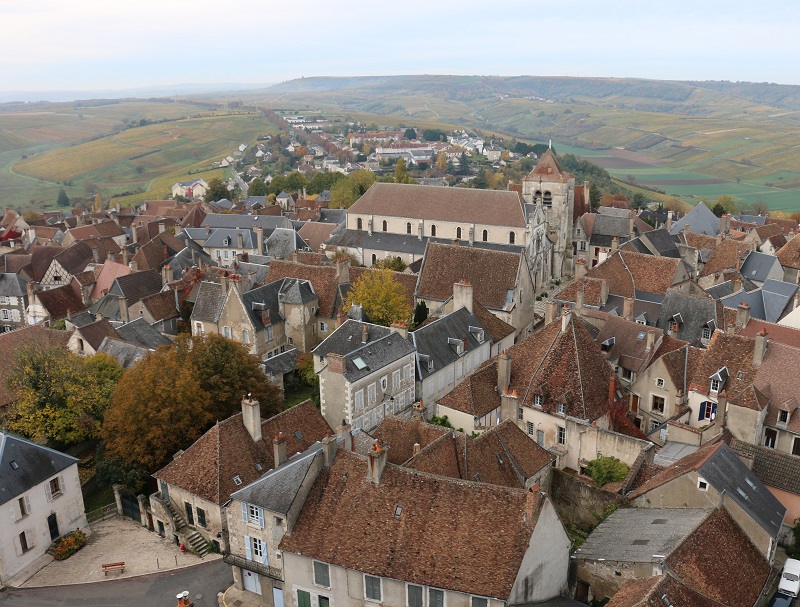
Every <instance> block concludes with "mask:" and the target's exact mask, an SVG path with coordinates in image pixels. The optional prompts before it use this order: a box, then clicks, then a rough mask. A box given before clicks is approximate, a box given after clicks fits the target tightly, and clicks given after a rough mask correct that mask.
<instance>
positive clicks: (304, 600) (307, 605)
mask: <svg viewBox="0 0 800 607" xmlns="http://www.w3.org/2000/svg"><path fill="white" fill-rule="evenodd" d="M297 607H311V593H309V592H306V591H305V590H298V591H297Z"/></svg>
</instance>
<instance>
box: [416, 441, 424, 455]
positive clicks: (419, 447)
mask: <svg viewBox="0 0 800 607" xmlns="http://www.w3.org/2000/svg"><path fill="white" fill-rule="evenodd" d="M421 449H422V447H421V446H420V444H419V443H414V455H416V454H417V453H419V452H420V450H421Z"/></svg>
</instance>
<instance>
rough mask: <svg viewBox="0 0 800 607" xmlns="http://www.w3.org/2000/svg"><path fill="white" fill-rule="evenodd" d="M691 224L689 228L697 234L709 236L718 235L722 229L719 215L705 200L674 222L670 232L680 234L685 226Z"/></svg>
mask: <svg viewBox="0 0 800 607" xmlns="http://www.w3.org/2000/svg"><path fill="white" fill-rule="evenodd" d="M686 224H689V226H690V227H689V230H690V231H691V232H694V233H697V234H706V235H708V236H716V235H717V234H719V230H720V220H719V217H717V216H716V215H714V213H712V212H711V209H709V208H708V207H707V206H706V205H705V204H704V203H703V202H698V203H697V206H695V207H694V208H693V209H692V210H691V211H689V212H688V213H686V215H684V216H683V217H681V218H680V219H679V220H678V221H674V222H672V229H670V231H669V233H670V234H679V233H680V232H683V229H684V226H685V225H686Z"/></svg>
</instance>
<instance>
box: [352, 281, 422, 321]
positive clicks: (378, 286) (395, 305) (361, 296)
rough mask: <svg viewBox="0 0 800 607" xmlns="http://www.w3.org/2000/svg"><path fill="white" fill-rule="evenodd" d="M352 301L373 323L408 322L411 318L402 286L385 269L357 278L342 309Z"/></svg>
mask: <svg viewBox="0 0 800 607" xmlns="http://www.w3.org/2000/svg"><path fill="white" fill-rule="evenodd" d="M353 304H356V305H359V304H360V305H362V306H364V312H365V313H366V315H367V317H368V318H369V319H370V320H371V321H372V322H374V323H376V324H379V325H384V326H387V327H388V326H389V325H391V324H392V323H393V322H404V323H407V322H408V321H409V319H410V318H411V306H410V305H409V303H408V301H407V299H406V294H405V290H404V288H403V285H401V284H400V283H399V282H397V281H396V280H395V279H394V272H393V271H392V270H388V269H382V268H378V269H375V268H373V269H370V270H368V271H366V272H364V273H363V274H362V275H361V276H360V277H359V279H358V280H356V281H355V282H354V283H353V285H352V288H351V289H350V292H349V293H348V295H347V300H346V301H345V309H347V310H349V309H350V306H352V305H353Z"/></svg>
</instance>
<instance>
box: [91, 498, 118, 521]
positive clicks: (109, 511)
mask: <svg viewBox="0 0 800 607" xmlns="http://www.w3.org/2000/svg"><path fill="white" fill-rule="evenodd" d="M116 515H117V504H116V503H114V502H112V503H110V504H106V505H105V506H102V507H100V508H98V509H97V510H92V511H91V512H87V513H86V520H87V522H88V523H89V524H90V525H91V524H92V523H98V522H100V521H104V520H106V519H107V518H111V517H112V516H116Z"/></svg>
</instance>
